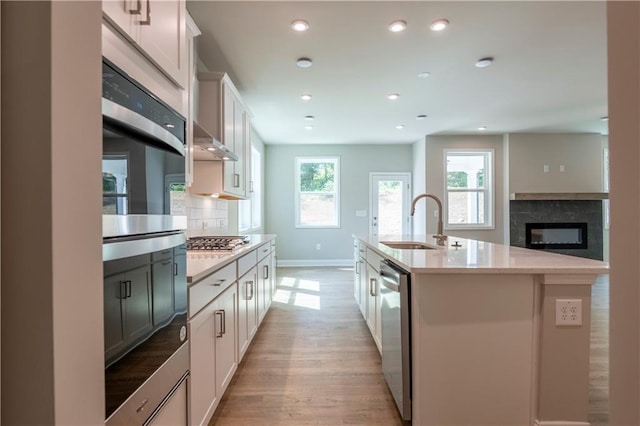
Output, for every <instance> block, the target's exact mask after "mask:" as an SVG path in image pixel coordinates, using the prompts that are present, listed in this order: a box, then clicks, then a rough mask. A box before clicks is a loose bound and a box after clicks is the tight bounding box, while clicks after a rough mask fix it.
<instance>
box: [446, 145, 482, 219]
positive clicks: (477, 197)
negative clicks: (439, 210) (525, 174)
mask: <svg viewBox="0 0 640 426" xmlns="http://www.w3.org/2000/svg"><path fill="white" fill-rule="evenodd" d="M444 155H445V167H444V178H445V200H444V203H445V213H444V216H445V217H444V218H443V220H444V223H445V227H446V228H447V229H486V228H493V216H494V214H493V150H458V149H447V150H445V151H444Z"/></svg>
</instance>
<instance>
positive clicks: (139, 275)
mask: <svg viewBox="0 0 640 426" xmlns="http://www.w3.org/2000/svg"><path fill="white" fill-rule="evenodd" d="M149 272H150V271H149V266H143V267H141V268H138V269H134V270H132V271H129V272H126V273H125V284H126V286H125V287H126V292H127V294H126V297H125V299H124V311H125V314H124V318H125V320H124V328H125V340H126V341H127V342H133V341H136V340H138V339H140V338H142V337H144V336H146V334H147V333H149V332H150V331H151V329H152V328H153V319H152V311H151V280H150V279H149V278H150V274H149Z"/></svg>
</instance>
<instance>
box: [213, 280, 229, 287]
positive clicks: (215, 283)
mask: <svg viewBox="0 0 640 426" xmlns="http://www.w3.org/2000/svg"><path fill="white" fill-rule="evenodd" d="M225 281H226V280H225V279H224V278H221V279H219V280H218V281H216V282H214V283H213V284H212V285H213V286H214V287H220V286H221V285H222V283H224V282H225Z"/></svg>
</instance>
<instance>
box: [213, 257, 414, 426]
mask: <svg viewBox="0 0 640 426" xmlns="http://www.w3.org/2000/svg"><path fill="white" fill-rule="evenodd" d="M277 276H278V293H277V294H276V298H275V300H274V302H273V303H272V306H271V309H270V310H269V312H268V314H267V316H266V317H265V319H264V321H263V324H262V326H261V328H260V330H259V331H258V334H257V335H256V336H255V338H254V341H253V343H252V345H251V347H250V348H249V351H248V352H247V354H246V355H245V359H244V360H243V362H242V363H241V365H240V366H239V368H238V371H237V372H236V375H235V377H234V379H233V381H232V382H231V384H230V386H229V389H228V390H227V392H225V395H224V397H223V399H222V400H221V402H220V405H219V406H218V409H217V410H216V413H215V414H214V417H213V418H212V419H211V422H210V423H209V425H211V426H212V425H339V424H343V425H344V424H349V425H388V426H392V425H402V421H401V420H400V417H399V414H398V412H397V410H396V406H395V403H394V401H393V397H392V396H391V394H390V392H389V390H388V388H387V384H386V382H385V379H384V376H383V375H382V369H381V360H380V355H379V353H378V350H377V348H376V346H375V343H374V342H373V339H372V337H371V334H370V332H369V329H368V328H367V325H366V323H365V322H364V320H363V319H362V316H361V315H360V311H359V310H358V307H357V306H356V303H355V300H354V298H353V270H352V269H349V268H278V270H277Z"/></svg>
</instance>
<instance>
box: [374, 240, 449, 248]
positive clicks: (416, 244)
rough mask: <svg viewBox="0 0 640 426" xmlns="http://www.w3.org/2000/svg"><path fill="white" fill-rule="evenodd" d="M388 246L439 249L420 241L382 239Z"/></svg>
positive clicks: (382, 242)
mask: <svg viewBox="0 0 640 426" xmlns="http://www.w3.org/2000/svg"><path fill="white" fill-rule="evenodd" d="M380 244H384V245H385V246H387V247H391V248H394V249H404V250H437V248H436V247H433V246H430V245H429V244H426V243H422V242H419V241H380Z"/></svg>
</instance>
